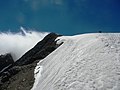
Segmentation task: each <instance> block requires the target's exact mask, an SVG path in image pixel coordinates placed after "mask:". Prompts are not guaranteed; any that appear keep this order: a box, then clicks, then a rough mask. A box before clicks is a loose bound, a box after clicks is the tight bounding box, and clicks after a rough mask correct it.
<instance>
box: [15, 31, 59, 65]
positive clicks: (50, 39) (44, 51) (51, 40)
mask: <svg viewBox="0 0 120 90" xmlns="http://www.w3.org/2000/svg"><path fill="white" fill-rule="evenodd" d="M58 36H60V35H58V34H55V33H50V34H48V35H47V36H46V37H45V38H44V39H43V40H42V41H40V42H38V43H37V44H36V45H35V47H33V48H32V49H31V50H29V51H28V52H27V53H25V54H24V55H23V56H22V57H21V58H20V59H19V60H17V62H16V65H26V64H30V63H32V62H34V61H35V60H38V59H43V58H45V57H46V56H47V55H48V54H50V53H51V52H52V51H54V50H55V49H56V48H57V47H58V46H59V45H57V44H56V41H55V39H56V38H57V37H58Z"/></svg>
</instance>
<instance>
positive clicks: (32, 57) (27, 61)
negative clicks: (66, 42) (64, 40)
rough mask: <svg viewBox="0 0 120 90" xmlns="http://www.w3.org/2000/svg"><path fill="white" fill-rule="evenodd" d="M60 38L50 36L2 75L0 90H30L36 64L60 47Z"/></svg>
mask: <svg viewBox="0 0 120 90" xmlns="http://www.w3.org/2000/svg"><path fill="white" fill-rule="evenodd" d="M59 36H61V35H58V34H55V33H50V34H48V35H47V36H46V37H45V38H44V39H43V40H42V41H40V42H38V43H37V44H36V45H35V46H34V47H33V48H32V49H31V50H29V51H28V52H26V53H25V54H24V55H23V56H22V57H21V58H20V59H19V60H17V61H16V62H15V63H14V64H12V65H11V66H10V67H8V68H7V69H6V70H4V71H3V72H2V73H1V74H0V82H1V83H0V84H1V86H0V90H30V88H32V85H33V83H34V68H35V66H36V63H37V62H38V61H39V60H41V59H43V58H45V57H46V56H47V55H49V54H50V53H51V52H52V51H54V50H55V49H56V48H58V47H59V46H60V45H57V44H56V41H55V40H56V38H57V37H59ZM28 77H29V78H28ZM13 83H14V84H13Z"/></svg>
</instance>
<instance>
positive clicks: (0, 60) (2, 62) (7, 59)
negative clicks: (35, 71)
mask: <svg viewBox="0 0 120 90" xmlns="http://www.w3.org/2000/svg"><path fill="white" fill-rule="evenodd" d="M13 63H14V60H13V58H12V56H11V54H5V55H1V56H0V71H2V70H3V69H5V68H6V67H7V66H9V65H11V64H13Z"/></svg>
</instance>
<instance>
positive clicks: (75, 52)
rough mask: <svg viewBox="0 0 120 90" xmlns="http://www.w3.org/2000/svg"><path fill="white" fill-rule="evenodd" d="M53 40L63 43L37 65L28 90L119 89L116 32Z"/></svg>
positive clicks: (119, 57)
mask: <svg viewBox="0 0 120 90" xmlns="http://www.w3.org/2000/svg"><path fill="white" fill-rule="evenodd" d="M57 39H59V41H58V42H57V43H58V44H59V43H61V42H64V43H63V44H62V45H61V46H60V47H59V48H58V49H56V50H55V51H54V52H52V53H51V54H50V55H48V56H47V57H46V58H45V59H43V60H42V62H41V61H40V62H39V63H38V64H37V66H36V69H35V83H34V86H33V88H32V90H120V33H96V34H83V35H76V36H62V37H59V38H57Z"/></svg>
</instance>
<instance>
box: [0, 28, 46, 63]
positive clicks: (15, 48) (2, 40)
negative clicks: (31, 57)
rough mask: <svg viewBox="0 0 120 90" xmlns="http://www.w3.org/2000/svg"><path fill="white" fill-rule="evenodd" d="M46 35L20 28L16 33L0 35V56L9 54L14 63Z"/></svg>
mask: <svg viewBox="0 0 120 90" xmlns="http://www.w3.org/2000/svg"><path fill="white" fill-rule="evenodd" d="M47 34H48V33H47V32H36V31H31V30H25V29H24V28H23V27H21V31H20V32H18V33H11V32H7V33H2V32H1V33H0V54H5V53H11V55H12V57H13V59H14V60H15V61H16V60H17V59H19V58H20V57H21V56H22V55H23V54H24V53H25V52H27V51H28V50H29V49H31V48H32V47H33V46H34V45H35V44H36V43H38V42H39V41H40V40H42V39H43V38H44V37H45V36H46V35H47Z"/></svg>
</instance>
